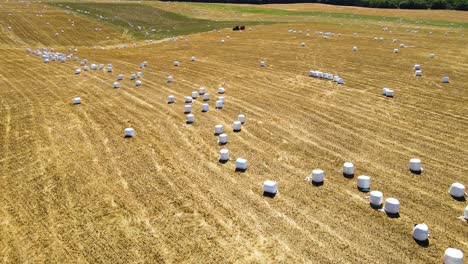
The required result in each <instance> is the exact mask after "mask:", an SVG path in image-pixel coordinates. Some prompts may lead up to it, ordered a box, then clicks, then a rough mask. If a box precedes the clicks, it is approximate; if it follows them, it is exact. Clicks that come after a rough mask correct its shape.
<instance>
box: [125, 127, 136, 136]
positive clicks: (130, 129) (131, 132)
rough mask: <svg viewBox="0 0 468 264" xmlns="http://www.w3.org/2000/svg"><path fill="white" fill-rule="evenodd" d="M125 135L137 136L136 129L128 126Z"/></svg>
mask: <svg viewBox="0 0 468 264" xmlns="http://www.w3.org/2000/svg"><path fill="white" fill-rule="evenodd" d="M124 136H125V137H134V136H135V129H133V128H131V127H127V128H125V130H124Z"/></svg>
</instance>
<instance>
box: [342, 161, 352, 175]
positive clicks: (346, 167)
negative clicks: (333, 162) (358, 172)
mask: <svg viewBox="0 0 468 264" xmlns="http://www.w3.org/2000/svg"><path fill="white" fill-rule="evenodd" d="M343 175H344V176H345V177H353V176H354V165H353V163H351V162H345V163H344V164H343Z"/></svg>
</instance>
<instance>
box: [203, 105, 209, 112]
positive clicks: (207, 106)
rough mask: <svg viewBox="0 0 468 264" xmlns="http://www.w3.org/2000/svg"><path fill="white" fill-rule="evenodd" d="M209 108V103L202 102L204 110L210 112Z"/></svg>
mask: <svg viewBox="0 0 468 264" xmlns="http://www.w3.org/2000/svg"><path fill="white" fill-rule="evenodd" d="M209 108H210V105H209V104H202V112H208V109H209Z"/></svg>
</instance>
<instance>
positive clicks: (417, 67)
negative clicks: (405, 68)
mask: <svg viewBox="0 0 468 264" xmlns="http://www.w3.org/2000/svg"><path fill="white" fill-rule="evenodd" d="M413 69H414V70H415V71H416V70H421V65H419V64H415V65H414V67H413Z"/></svg>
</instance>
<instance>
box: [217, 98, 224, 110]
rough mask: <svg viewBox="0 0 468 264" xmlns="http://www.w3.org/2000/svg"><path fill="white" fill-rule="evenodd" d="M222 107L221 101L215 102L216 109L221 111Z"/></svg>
mask: <svg viewBox="0 0 468 264" xmlns="http://www.w3.org/2000/svg"><path fill="white" fill-rule="evenodd" d="M223 106H224V103H223V102H222V101H219V100H218V101H216V108H217V109H221V108H223Z"/></svg>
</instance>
